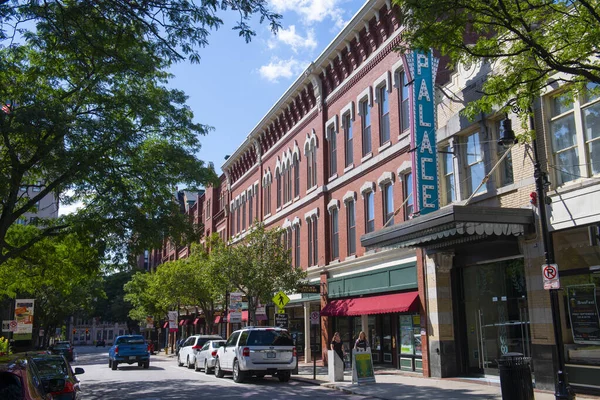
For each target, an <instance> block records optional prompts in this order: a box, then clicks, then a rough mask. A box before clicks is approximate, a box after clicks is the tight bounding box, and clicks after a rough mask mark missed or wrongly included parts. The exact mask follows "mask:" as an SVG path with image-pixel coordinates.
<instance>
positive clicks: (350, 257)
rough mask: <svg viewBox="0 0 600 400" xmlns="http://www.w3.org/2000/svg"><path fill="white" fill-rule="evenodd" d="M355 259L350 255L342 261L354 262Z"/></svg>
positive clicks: (354, 256)
mask: <svg viewBox="0 0 600 400" xmlns="http://www.w3.org/2000/svg"><path fill="white" fill-rule="evenodd" d="M355 258H356V254H352V255H351V256H348V257H346V258H345V259H344V261H350V260H354V259H355Z"/></svg>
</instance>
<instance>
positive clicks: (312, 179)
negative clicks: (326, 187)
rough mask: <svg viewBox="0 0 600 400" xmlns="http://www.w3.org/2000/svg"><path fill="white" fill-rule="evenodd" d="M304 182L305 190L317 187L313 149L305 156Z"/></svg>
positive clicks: (315, 149) (314, 152)
mask: <svg viewBox="0 0 600 400" xmlns="http://www.w3.org/2000/svg"><path fill="white" fill-rule="evenodd" d="M306 168H307V169H306V174H307V176H306V182H307V188H309V189H310V188H312V187H313V186H316V185H317V148H316V147H313V148H312V149H310V150H309V151H308V153H307V154H306Z"/></svg>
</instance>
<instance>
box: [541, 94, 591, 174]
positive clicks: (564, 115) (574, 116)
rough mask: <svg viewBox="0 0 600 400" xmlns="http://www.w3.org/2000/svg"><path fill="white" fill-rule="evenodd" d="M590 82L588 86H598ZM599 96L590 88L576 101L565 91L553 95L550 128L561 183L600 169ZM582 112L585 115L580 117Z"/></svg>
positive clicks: (555, 166)
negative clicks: (568, 96) (569, 98)
mask: <svg viewBox="0 0 600 400" xmlns="http://www.w3.org/2000/svg"><path fill="white" fill-rule="evenodd" d="M596 88H597V87H596V85H594V84H588V89H590V90H591V89H596ZM598 100H599V97H598V96H597V95H595V94H592V93H590V92H589V91H588V92H586V93H584V94H583V95H582V96H581V97H576V98H575V100H574V101H573V102H571V101H569V100H568V98H567V97H566V96H565V95H558V96H555V97H553V98H552V99H551V121H550V131H551V133H552V150H553V156H554V160H553V161H554V164H555V165H553V166H551V167H552V168H553V169H555V170H556V171H557V178H558V181H559V183H566V182H570V181H573V180H575V179H577V178H580V177H589V176H592V175H596V174H599V173H600V140H599V139H600V125H599V124H598V119H599V117H600V102H599V101H598ZM579 115H580V116H581V117H580V118H578V117H579Z"/></svg>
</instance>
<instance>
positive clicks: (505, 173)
mask: <svg viewBox="0 0 600 400" xmlns="http://www.w3.org/2000/svg"><path fill="white" fill-rule="evenodd" d="M500 122H501V121H497V122H496V132H498V137H499V138H500V137H502V136H503V132H502V124H501V123H500ZM495 142H496V152H497V157H498V160H499V159H501V158H502V156H504V153H506V152H507V151H508V149H507V148H505V147H504V146H502V145H499V144H498V143H497V141H495ZM498 175H499V179H498V186H500V187H502V186H506V185H510V184H512V183H514V177H513V169H512V154H511V153H510V151H508V154H506V157H504V160H503V161H502V164H500V165H499V167H498Z"/></svg>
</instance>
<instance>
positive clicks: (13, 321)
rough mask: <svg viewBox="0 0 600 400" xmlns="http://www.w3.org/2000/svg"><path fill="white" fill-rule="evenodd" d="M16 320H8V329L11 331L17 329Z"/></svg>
mask: <svg viewBox="0 0 600 400" xmlns="http://www.w3.org/2000/svg"><path fill="white" fill-rule="evenodd" d="M17 325H18V324H17V321H16V320H14V319H13V320H11V321H10V331H11V332H16V331H17Z"/></svg>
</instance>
